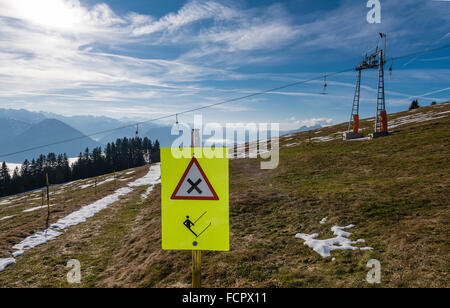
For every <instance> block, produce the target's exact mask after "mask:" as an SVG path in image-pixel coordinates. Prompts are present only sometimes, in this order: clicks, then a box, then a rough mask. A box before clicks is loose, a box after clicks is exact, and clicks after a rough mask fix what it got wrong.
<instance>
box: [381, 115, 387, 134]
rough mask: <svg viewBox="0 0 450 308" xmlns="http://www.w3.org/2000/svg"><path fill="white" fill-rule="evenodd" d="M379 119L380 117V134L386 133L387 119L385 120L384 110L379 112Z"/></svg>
mask: <svg viewBox="0 0 450 308" xmlns="http://www.w3.org/2000/svg"><path fill="white" fill-rule="evenodd" d="M380 117H381V127H380V131H381V132H382V133H387V131H388V118H387V113H386V110H381V111H380Z"/></svg>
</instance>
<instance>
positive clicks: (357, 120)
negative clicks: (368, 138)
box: [353, 114, 359, 134]
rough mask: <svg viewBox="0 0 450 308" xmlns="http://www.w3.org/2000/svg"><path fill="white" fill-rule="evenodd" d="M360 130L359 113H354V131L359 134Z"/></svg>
mask: <svg viewBox="0 0 450 308" xmlns="http://www.w3.org/2000/svg"><path fill="white" fill-rule="evenodd" d="M358 130H359V115H357V114H354V115H353V133H354V134H357V133H358Z"/></svg>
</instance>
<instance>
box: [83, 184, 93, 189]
mask: <svg viewBox="0 0 450 308" xmlns="http://www.w3.org/2000/svg"><path fill="white" fill-rule="evenodd" d="M91 186H94V184H93V183H90V182H89V183H88V184H84V185H80V188H81V189H85V188H88V187H91Z"/></svg>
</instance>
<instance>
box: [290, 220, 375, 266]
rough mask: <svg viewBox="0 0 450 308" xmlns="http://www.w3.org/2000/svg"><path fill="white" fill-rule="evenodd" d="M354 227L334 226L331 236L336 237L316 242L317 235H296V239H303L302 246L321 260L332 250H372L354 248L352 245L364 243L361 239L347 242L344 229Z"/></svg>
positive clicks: (347, 236) (346, 234)
mask: <svg viewBox="0 0 450 308" xmlns="http://www.w3.org/2000/svg"><path fill="white" fill-rule="evenodd" d="M353 227H354V225H348V226H345V227H339V226H334V227H332V228H331V231H333V234H334V235H336V237H334V238H330V239H325V240H317V239H316V238H317V237H319V234H317V233H314V234H304V233H297V234H296V235H295V237H296V238H300V239H303V240H304V241H305V243H304V245H306V246H308V247H310V248H312V249H313V250H314V251H315V252H317V253H318V254H319V255H321V256H322V258H328V257H329V256H330V253H331V252H332V251H334V250H372V248H371V247H362V248H360V247H355V246H353V245H356V244H362V243H365V241H364V240H363V239H358V240H356V241H351V240H349V237H350V235H352V234H351V233H350V232H347V231H344V230H345V229H350V228H353Z"/></svg>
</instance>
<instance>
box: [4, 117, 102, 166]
mask: <svg viewBox="0 0 450 308" xmlns="http://www.w3.org/2000/svg"><path fill="white" fill-rule="evenodd" d="M83 136H85V135H84V134H83V133H82V132H80V131H79V130H76V129H74V128H73V127H71V126H70V125H67V124H65V123H63V122H61V121H59V120H55V119H46V120H43V121H41V122H39V123H37V124H35V125H32V126H31V127H30V128H28V129H27V130H26V131H24V132H22V133H21V134H19V135H17V136H15V137H14V140H13V142H9V143H4V144H0V151H1V153H0V155H4V154H9V153H14V152H21V151H23V150H25V149H31V148H34V147H40V146H43V145H48V146H46V147H44V148H39V149H35V150H31V151H26V152H23V153H17V154H14V155H10V156H7V157H0V160H2V161H8V162H11V163H22V162H23V161H24V160H25V159H28V160H31V159H33V158H37V157H38V156H39V155H40V154H44V155H47V154H48V153H51V152H54V153H56V154H61V153H66V154H67V155H68V156H69V157H70V156H71V157H73V156H78V154H79V153H80V152H83V151H84V149H85V148H86V147H89V149H93V148H94V147H98V146H101V145H100V143H98V142H96V141H94V140H92V139H91V138H88V137H85V138H80V137H83ZM74 138H80V139H76V140H73V141H70V142H65V143H61V144H55V145H50V144H53V143H57V142H60V141H63V140H67V139H74Z"/></svg>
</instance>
